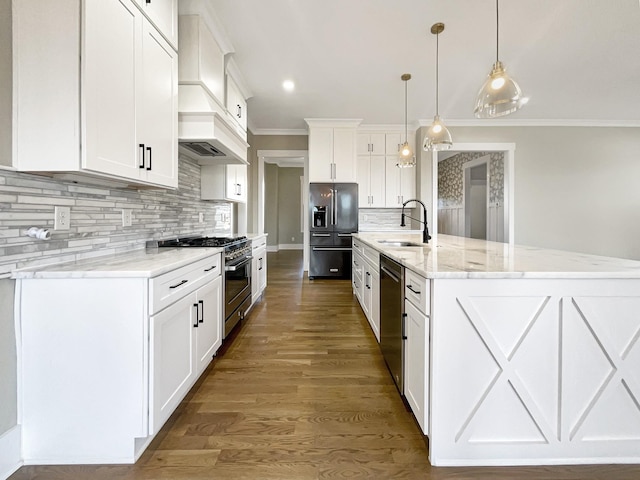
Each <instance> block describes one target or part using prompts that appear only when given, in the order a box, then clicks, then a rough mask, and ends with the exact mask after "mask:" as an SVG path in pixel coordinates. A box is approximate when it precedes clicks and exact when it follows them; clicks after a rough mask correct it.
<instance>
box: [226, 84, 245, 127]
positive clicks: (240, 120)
mask: <svg viewBox="0 0 640 480" xmlns="http://www.w3.org/2000/svg"><path fill="white" fill-rule="evenodd" d="M227 112H229V115H230V116H231V118H233V120H234V121H235V123H236V124H238V125H239V126H240V127H241V128H242V130H246V129H247V101H246V100H245V98H244V95H242V92H241V91H240V87H238V84H237V83H236V81H235V80H234V79H233V77H232V76H231V75H227Z"/></svg>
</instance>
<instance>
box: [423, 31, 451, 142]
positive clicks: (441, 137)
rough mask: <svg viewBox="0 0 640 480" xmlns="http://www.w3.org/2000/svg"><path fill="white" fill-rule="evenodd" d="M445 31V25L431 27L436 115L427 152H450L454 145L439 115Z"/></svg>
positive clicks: (426, 137) (428, 135)
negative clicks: (440, 43)
mask: <svg viewBox="0 0 640 480" xmlns="http://www.w3.org/2000/svg"><path fill="white" fill-rule="evenodd" d="M443 31H444V23H436V24H434V25H433V26H432V27H431V33H433V34H434V35H435V36H436V115H435V117H433V123H432V124H431V126H430V127H429V130H427V135H426V136H425V137H424V142H423V144H422V148H424V149H425V150H427V151H434V150H448V149H450V148H451V146H452V145H453V141H452V140H451V133H450V132H449V129H447V127H446V126H445V125H444V123H442V120H440V115H439V114H438V81H439V78H438V73H439V72H438V54H439V47H440V45H439V37H440V34H441V33H442V32H443Z"/></svg>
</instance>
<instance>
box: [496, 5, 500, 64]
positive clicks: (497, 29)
mask: <svg viewBox="0 0 640 480" xmlns="http://www.w3.org/2000/svg"><path fill="white" fill-rule="evenodd" d="M498 1H499V0H496V62H499V61H500V56H499V55H498V53H499V51H498V48H499V47H498V45H499V43H500V42H499V38H498V32H499V31H500V15H499V14H498Z"/></svg>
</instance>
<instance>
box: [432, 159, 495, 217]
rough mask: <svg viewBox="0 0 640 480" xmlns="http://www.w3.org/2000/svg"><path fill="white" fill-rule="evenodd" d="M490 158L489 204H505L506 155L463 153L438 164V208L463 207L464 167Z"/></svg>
mask: <svg viewBox="0 0 640 480" xmlns="http://www.w3.org/2000/svg"><path fill="white" fill-rule="evenodd" d="M485 155H489V156H490V162H489V190H490V193H489V202H490V203H492V204H494V205H495V204H496V203H498V204H500V205H501V204H503V202H504V153H503V152H461V153H458V154H456V155H454V156H452V157H450V158H447V159H446V160H443V161H442V162H439V163H438V207H439V208H440V207H457V206H462V188H463V180H462V179H463V175H464V169H463V166H464V164H465V163H467V162H470V161H472V160H475V159H477V158H480V157H483V156H485Z"/></svg>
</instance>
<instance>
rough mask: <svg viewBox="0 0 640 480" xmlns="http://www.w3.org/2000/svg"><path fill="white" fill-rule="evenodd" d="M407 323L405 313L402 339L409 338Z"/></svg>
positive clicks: (403, 315) (404, 314)
mask: <svg viewBox="0 0 640 480" xmlns="http://www.w3.org/2000/svg"><path fill="white" fill-rule="evenodd" d="M406 323H407V314H406V313H403V314H402V339H403V340H406V339H407V327H406Z"/></svg>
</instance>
